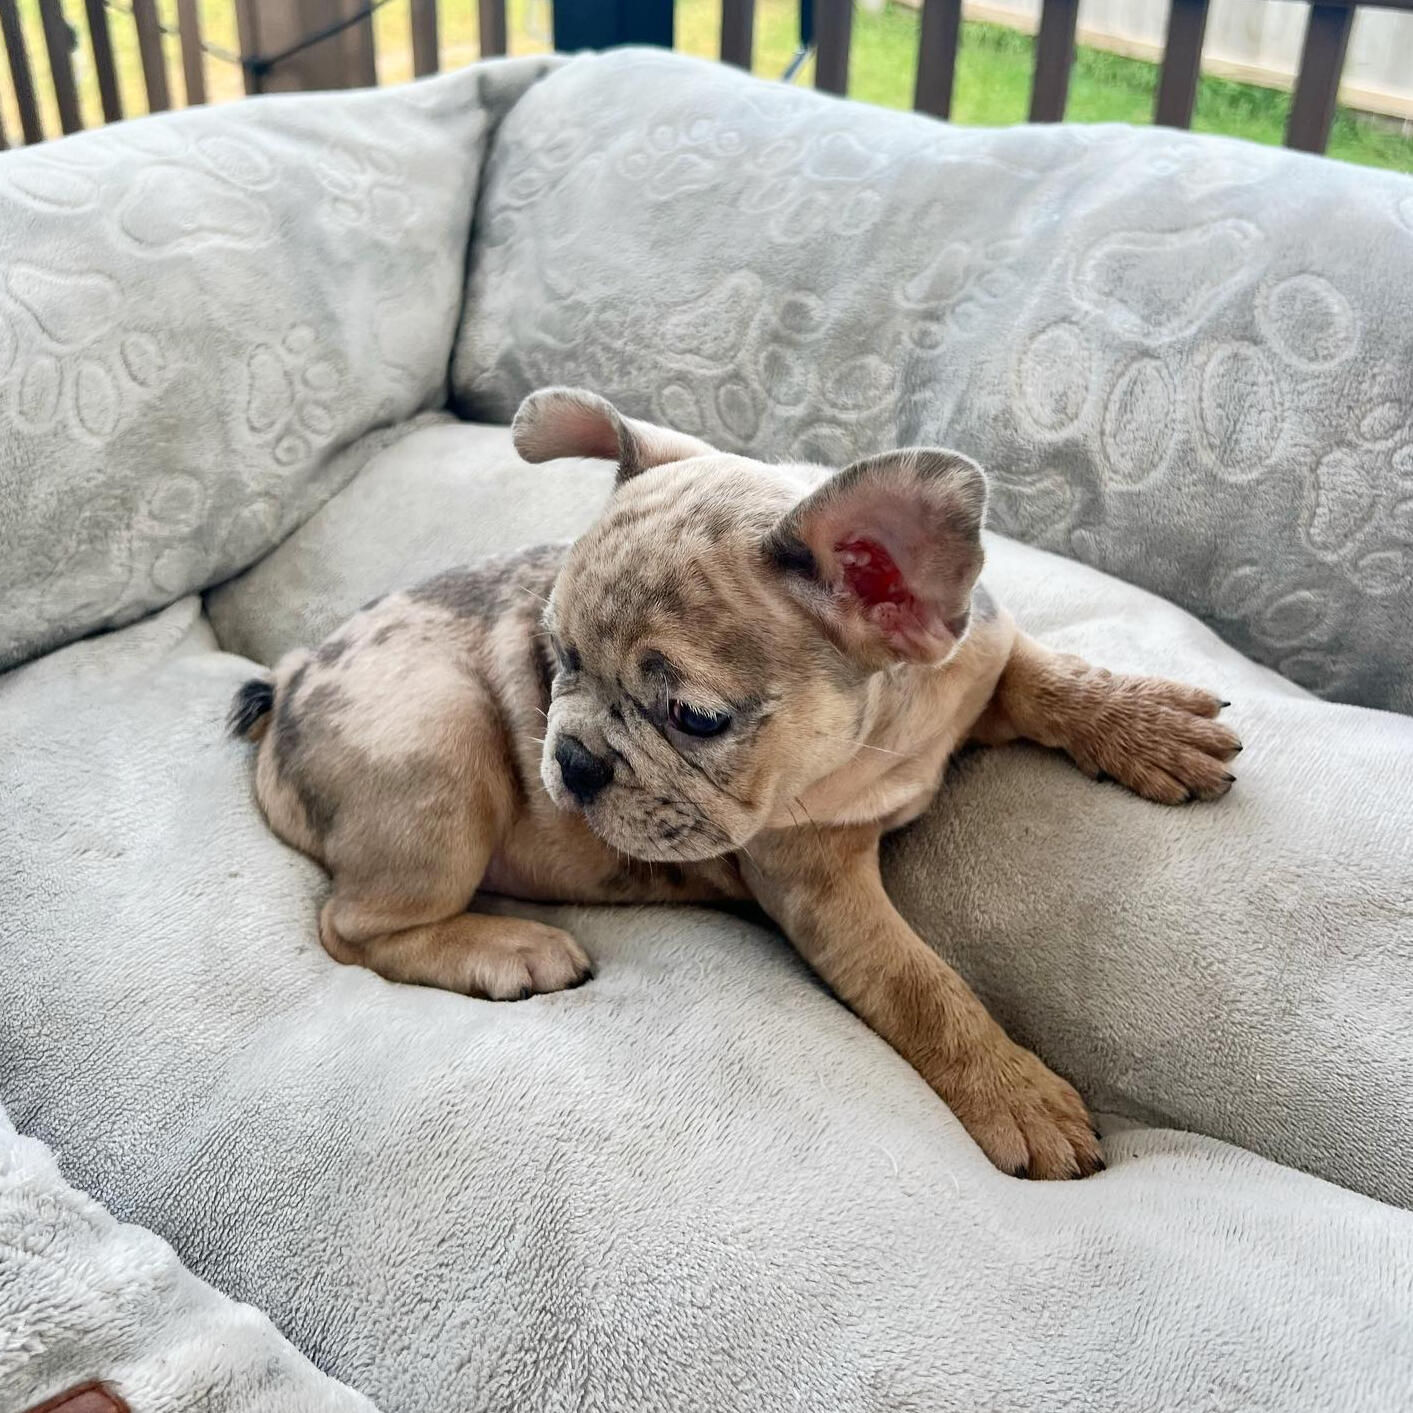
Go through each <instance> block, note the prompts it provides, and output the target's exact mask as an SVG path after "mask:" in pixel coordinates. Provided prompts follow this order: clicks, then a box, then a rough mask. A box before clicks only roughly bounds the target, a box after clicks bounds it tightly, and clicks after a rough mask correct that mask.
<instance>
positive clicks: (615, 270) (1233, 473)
mask: <svg viewBox="0 0 1413 1413" xmlns="http://www.w3.org/2000/svg"><path fill="white" fill-rule="evenodd" d="M478 221H479V226H478V231H479V232H482V233H483V234H482V235H478V239H477V241H476V243H475V246H474V248H473V252H472V267H471V281H470V287H469V291H468V295H469V297H468V299H467V301H466V305H465V310H466V312H465V315H464V320H463V327H462V330H461V335H460V338H459V340H458V344H457V350H456V356H455V359H454V363H453V382H454V384H455V388H456V392H457V395H458V397H459V399H460V401H461V404H462V406H463V407H465V408H466V409H467V410H469V411H471V412H473V413H474V414H476V415H479V416H482V417H486V418H492V419H495V420H505V419H508V418H509V416H510V415H511V414H512V413H513V411H514V409H515V405H516V403H517V401H518V400H519V398H520V397H522V396H523V395H524V394H525V393H527V392H529V391H531V390H532V389H533V388H535V387H536V386H539V385H541V384H543V383H546V382H559V383H564V382H570V383H575V382H581V383H584V384H586V385H589V386H592V387H595V388H596V389H597V390H598V391H600V392H602V393H604V394H605V395H606V396H609V397H612V398H614V399H615V400H616V401H618V402H619V403H620V405H622V406H624V407H626V408H627V409H629V410H630V411H633V412H635V413H638V414H640V415H644V416H649V417H653V418H656V419H658V420H661V421H668V422H675V423H676V424H677V425H679V426H681V427H683V429H684V430H689V431H691V432H693V433H694V434H696V435H699V436H702V437H704V438H706V439H707V440H709V441H712V442H714V443H715V444H717V445H720V446H724V447H727V448H729V449H735V450H742V451H747V452H750V453H752V454H754V455H757V456H763V457H768V458H771V457H795V458H808V459H811V460H821V461H828V462H834V463H838V462H841V461H845V460H847V459H849V458H851V457H854V456H858V455H861V454H864V453H867V452H870V451H875V450H877V449H878V448H879V447H883V446H896V445H906V444H908V443H919V442H923V443H934V444H942V445H951V446H955V447H957V448H959V449H960V450H962V451H964V452H966V453H968V454H969V455H972V456H974V457H976V458H977V459H978V460H979V461H981V462H982V463H983V464H984V465H985V466H986V467H987V469H988V471H989V472H990V474H991V478H992V485H993V496H992V511H991V522H992V524H993V526H994V527H995V528H996V529H998V530H1000V531H1001V532H1003V533H1006V534H1010V535H1013V536H1016V537H1019V538H1021V539H1024V540H1027V541H1030V542H1033V543H1038V544H1042V545H1044V546H1046V547H1047V548H1050V549H1055V550H1059V551H1061V552H1063V553H1066V554H1070V555H1073V556H1075V557H1076V558H1079V559H1083V560H1085V561H1086V562H1088V563H1090V564H1093V565H1095V566H1097V567H1099V568H1104V569H1107V570H1109V571H1110V572H1113V573H1117V574H1119V575H1122V576H1123V577H1125V578H1128V579H1130V580H1131V581H1133V582H1136V583H1138V584H1141V585H1142V586H1144V587H1146V588H1149V589H1153V590H1155V591H1157V592H1158V593H1161V594H1163V595H1165V596H1166V597H1168V598H1170V599H1172V600H1173V601H1175V602H1177V603H1178V604H1180V605H1181V606H1183V607H1184V608H1187V609H1189V610H1191V611H1193V612H1195V613H1197V614H1199V615H1201V616H1202V617H1204V618H1205V619H1206V620H1207V621H1208V622H1209V623H1210V624H1211V625H1212V626H1213V627H1215V628H1216V629H1217V630H1218V631H1219V632H1221V633H1222V634H1223V635H1224V636H1225V637H1227V639H1228V640H1229V641H1231V642H1232V643H1234V644H1235V645H1236V646H1237V647H1239V648H1241V649H1242V650H1243V651H1244V652H1246V653H1248V654H1250V655H1251V656H1252V657H1254V658H1256V659H1257V660H1259V661H1261V662H1263V663H1266V664H1269V665H1270V666H1272V667H1275V668H1276V669H1278V670H1279V671H1282V672H1285V673H1287V674H1288V675H1290V676H1291V677H1293V678H1295V679H1296V680H1297V681H1299V682H1301V683H1303V684H1305V685H1307V686H1310V687H1312V688H1313V689H1314V690H1316V691H1319V692H1322V693H1325V694H1328V695H1331V696H1336V697H1339V698H1342V699H1345V700H1350V701H1358V702H1363V703H1366V704H1369V705H1374V706H1385V707H1393V708H1395V709H1400V710H1404V711H1413V639H1410V637H1409V635H1408V633H1407V632H1406V624H1407V623H1408V622H1410V621H1413V540H1410V535H1411V534H1413V484H1410V480H1409V474H1408V473H1409V467H1410V464H1411V463H1413V422H1410V420H1409V417H1410V414H1413V382H1410V378H1413V338H1410V335H1409V333H1408V330H1409V328H1410V320H1409V305H1408V295H1407V290H1408V288H1409V273H1410V270H1413V183H1411V182H1410V181H1409V180H1408V179H1407V178H1405V177H1401V176H1397V175H1395V174H1392V173H1389V174H1385V173H1376V172H1371V171H1364V170H1360V171H1355V170H1353V169H1349V168H1345V167H1342V166H1340V165H1339V164H1337V163H1312V159H1310V158H1308V157H1305V156H1301V155H1299V154H1294V153H1289V152H1281V151H1276V150H1267V149H1262V148H1257V147H1253V146H1250V145H1248V144H1244V143H1240V142H1232V141H1228V140H1225V139H1218V138H1196V137H1192V136H1190V135H1177V134H1174V133H1171V132H1166V131H1163V130H1161V129H1151V130H1137V131H1135V130H1130V129H1122V128H1112V127H1102V128H1093V129H1089V128H1066V127H1063V126H1058V127H1035V128H1028V127H1017V128H1010V129H1005V130H1001V131H996V132H985V131H980V130H976V129H959V128H950V127H947V126H945V125H938V124H935V123H933V122H931V121H929V120H927V119H923V118H918V117H915V116H904V115H900V114H892V113H883V112H880V111H878V110H876V109H868V108H851V107H849V106H847V105H841V104H839V103H838V102H836V101H834V100H832V99H828V98H823V97H821V96H819V95H816V94H811V93H807V92H802V91H798V90H792V89H762V88H760V87H759V86H758V85H755V84H752V83H750V82H748V81H747V80H745V79H744V78H742V77H740V76H739V75H737V74H735V73H733V72H732V71H730V70H729V69H726V68H723V67H722V66H720V65H704V64H701V63H699V62H696V61H692V60H687V59H683V58H681V57H680V56H671V55H665V54H663V55H653V54H645V53H636V54H613V55H608V56H605V57H603V58H601V59H597V60H594V61H593V62H592V63H584V62H577V63H575V64H573V65H570V66H568V67H566V68H565V69H563V70H561V71H560V72H558V73H556V74H555V75H553V76H552V77H551V78H550V79H548V80H546V82H545V83H544V84H542V85H540V86H538V87H537V88H535V89H533V90H532V91H531V92H530V93H528V94H527V95H526V97H525V98H524V99H523V100H522V102H521V103H520V104H519V105H517V107H516V108H515V109H513V110H512V111H511V113H510V114H509V115H508V117H507V118H506V120H505V122H504V124H503V126H502V128H501V131H500V134H499V136H498V138H497V143H496V151H495V155H494V157H493V160H492V162H491V165H490V169H489V172H488V179H487V184H486V190H485V192H484V195H483V199H482V202H481V205H480V208H479V216H478Z"/></svg>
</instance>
